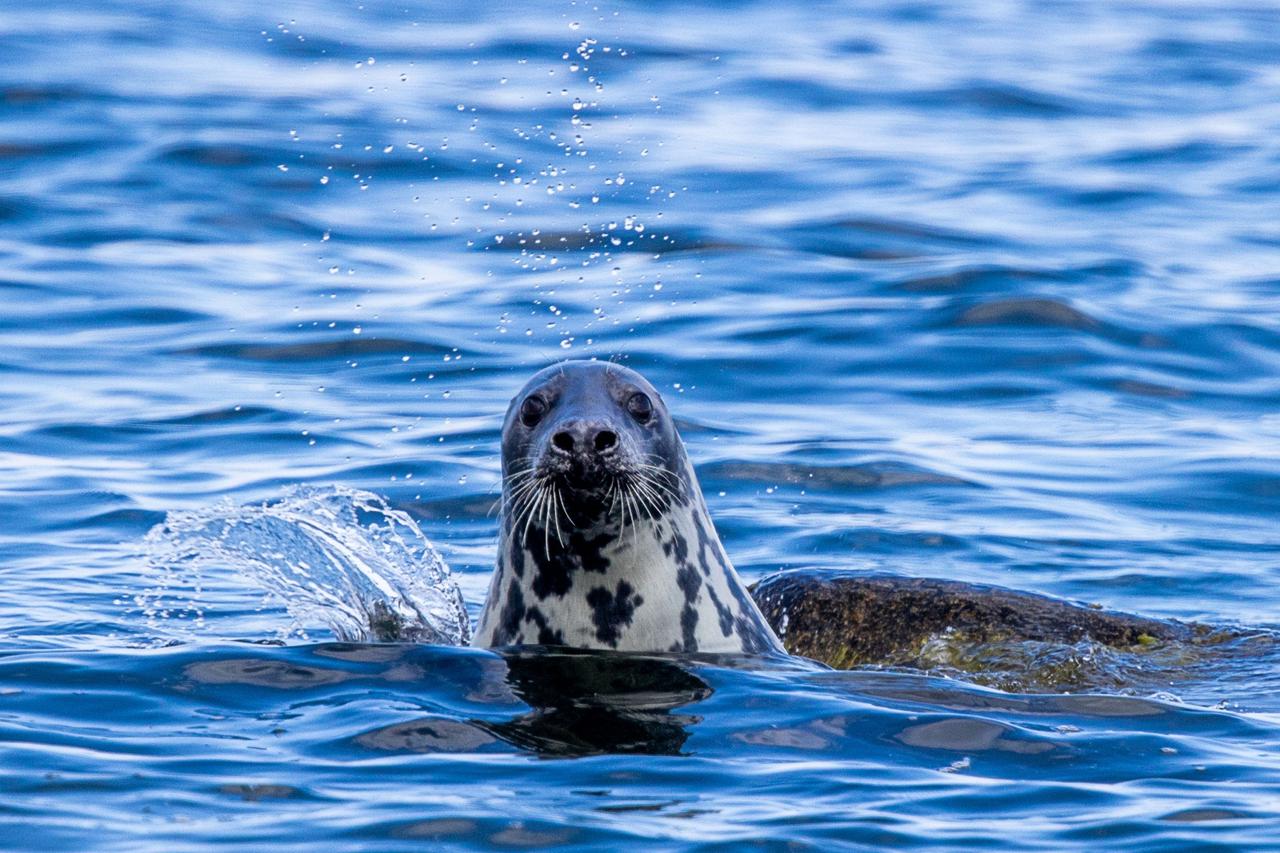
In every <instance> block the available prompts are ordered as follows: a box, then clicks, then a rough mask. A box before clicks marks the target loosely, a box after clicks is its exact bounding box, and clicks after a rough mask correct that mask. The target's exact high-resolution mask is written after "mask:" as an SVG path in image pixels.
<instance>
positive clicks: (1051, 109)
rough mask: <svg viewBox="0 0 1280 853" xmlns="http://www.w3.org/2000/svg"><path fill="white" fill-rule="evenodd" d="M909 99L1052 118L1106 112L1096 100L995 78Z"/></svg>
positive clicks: (956, 106) (933, 103) (946, 105)
mask: <svg viewBox="0 0 1280 853" xmlns="http://www.w3.org/2000/svg"><path fill="white" fill-rule="evenodd" d="M912 101H913V102H920V101H922V102H924V103H925V104H928V105H930V106H942V107H947V108H952V109H957V108H958V109H978V110H981V111H983V112H984V113H996V114H1000V113H1007V114H1010V115H1016V116H1034V117H1037V118H1054V119H1059V118H1064V117H1067V116H1071V115H1075V114H1078V113H1080V112H1082V111H1086V110H1087V111H1088V112H1091V113H1096V112H1099V111H1103V112H1105V110H1103V109H1101V107H1100V106H1099V105H1098V104H1097V103H1096V102H1095V103H1092V104H1088V103H1086V102H1083V101H1081V100H1080V99H1078V98H1073V99H1065V98H1060V97H1057V96H1055V95H1053V94H1051V93H1049V92H1041V91H1036V90H1034V89H1028V88H1026V87H1023V86H1018V85H1013V84H1009V83H1004V82H994V81H988V82H975V83H971V84H969V85H966V86H959V87H956V88H952V89H943V90H939V91H934V92H917V93H913V94H912Z"/></svg>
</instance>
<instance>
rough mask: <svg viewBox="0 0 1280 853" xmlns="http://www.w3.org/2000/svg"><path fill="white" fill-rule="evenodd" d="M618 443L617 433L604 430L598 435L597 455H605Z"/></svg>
mask: <svg viewBox="0 0 1280 853" xmlns="http://www.w3.org/2000/svg"><path fill="white" fill-rule="evenodd" d="M617 443H618V434H617V433H615V432H610V431H609V430H607V429H602V430H600V431H599V432H598V433H596V452H597V453H603V452H604V451H606V450H610V449H611V448H613V447H614V446H615V445H617Z"/></svg>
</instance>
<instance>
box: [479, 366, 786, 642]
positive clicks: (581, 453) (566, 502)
mask: <svg viewBox="0 0 1280 853" xmlns="http://www.w3.org/2000/svg"><path fill="white" fill-rule="evenodd" d="M502 475H503V487H502V528H501V533H500V535H499V541H498V563H497V567H496V569H495V571H494V576H493V581H492V584H491V585H490V588H489V596H488V600H487V601H486V603H485V608H484V612H483V613H482V614H481V617H480V626H479V628H478V630H477V632H476V636H475V639H474V640H473V644H474V645H477V646H508V645H522V644H531V643H537V644H542V645H563V646H573V647H577V648H601V649H619V650H624V651H638V652H646V651H647V652H717V653H748V654H761V653H773V652H778V653H781V651H782V644H781V643H780V642H779V641H778V638H777V637H776V636H775V635H774V633H773V631H772V629H770V627H769V625H768V623H767V622H766V621H765V619H764V617H763V616H762V615H761V614H760V611H759V609H758V608H757V607H756V605H755V603H754V602H753V601H752V600H751V597H750V596H749V595H748V594H747V591H746V588H745V587H744V586H743V584H742V581H741V580H740V579H739V578H738V575H737V572H735V571H734V569H733V566H732V564H730V562H729V559H728V557H727V556H726V555H725V552H724V547H723V546H722V545H721V544H720V539H719V537H717V536H716V532H715V528H714V527H713V526H712V524H711V518H710V516H709V515H708V513H707V508H706V504H705V502H704V501H703V498H702V491H701V489H700V488H699V487H698V481H697V478H696V476H695V475H694V472H693V467H692V466H691V465H690V464H689V460H688V457H687V455H686V454H685V449H684V444H683V442H681V440H680V436H679V434H678V433H677V432H676V428H675V424H674V422H673V421H672V419H671V415H670V413H669V412H668V411H667V407H666V405H665V404H664V403H663V401H662V397H661V395H659V394H658V392H657V390H656V389H654V387H653V386H652V385H650V384H649V383H648V381H646V380H645V379H644V377H642V376H641V375H640V374H638V373H636V372H635V371H633V370H630V369H628V368H626V367H622V366H620V365H616V364H610V363H605V362H594V361H569V362H564V363H562V364H558V365H553V366H552V367H549V368H547V369H545V370H543V371H541V372H540V373H538V374H536V375H535V376H534V377H533V378H532V379H530V380H529V382H528V384H526V385H525V387H524V388H523V389H522V390H521V391H520V393H519V394H517V395H516V397H515V398H514V399H513V400H512V401H511V406H510V407H509V408H508V410H507V417H506V421H505V423H504V425H503V430H502Z"/></svg>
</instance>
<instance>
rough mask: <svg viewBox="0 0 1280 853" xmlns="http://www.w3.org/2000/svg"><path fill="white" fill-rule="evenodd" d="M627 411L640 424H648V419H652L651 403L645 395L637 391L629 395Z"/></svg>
mask: <svg viewBox="0 0 1280 853" xmlns="http://www.w3.org/2000/svg"><path fill="white" fill-rule="evenodd" d="M627 411H628V412H630V413H631V417H633V418H635V419H636V420H637V421H639V422H640V423H642V424H645V423H648V422H649V418H651V417H653V401H652V400H650V399H649V396H648V395H647V394H642V393H640V392H639V391H637V392H636V393H634V394H632V395H631V399H630V400H627Z"/></svg>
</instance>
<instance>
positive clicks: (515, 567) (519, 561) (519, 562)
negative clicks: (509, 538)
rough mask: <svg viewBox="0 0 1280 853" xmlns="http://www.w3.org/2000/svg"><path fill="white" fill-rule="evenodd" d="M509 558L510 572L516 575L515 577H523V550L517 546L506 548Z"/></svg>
mask: <svg viewBox="0 0 1280 853" xmlns="http://www.w3.org/2000/svg"><path fill="white" fill-rule="evenodd" d="M508 551H509V554H510V557H511V571H513V572H515V573H516V577H518V578H522V577H524V549H523V548H521V547H519V546H518V545H517V546H515V547H511V548H508Z"/></svg>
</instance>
